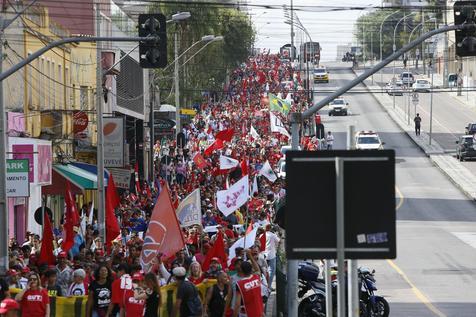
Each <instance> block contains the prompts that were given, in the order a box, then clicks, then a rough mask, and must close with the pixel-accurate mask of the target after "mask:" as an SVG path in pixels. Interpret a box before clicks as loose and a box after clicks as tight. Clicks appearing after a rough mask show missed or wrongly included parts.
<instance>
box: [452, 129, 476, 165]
mask: <svg viewBox="0 0 476 317" xmlns="http://www.w3.org/2000/svg"><path fill="white" fill-rule="evenodd" d="M456 144H457V146H456V158H457V159H459V160H460V161H465V160H466V159H470V158H476V142H475V140H474V137H473V136H472V135H462V136H460V138H459V140H458V141H456Z"/></svg>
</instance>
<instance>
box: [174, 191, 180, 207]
mask: <svg viewBox="0 0 476 317" xmlns="http://www.w3.org/2000/svg"><path fill="white" fill-rule="evenodd" d="M174 196H175V197H174V200H173V201H172V207H174V210H177V208H178V206H179V205H180V199H179V196H178V194H177V192H175V194H174Z"/></svg>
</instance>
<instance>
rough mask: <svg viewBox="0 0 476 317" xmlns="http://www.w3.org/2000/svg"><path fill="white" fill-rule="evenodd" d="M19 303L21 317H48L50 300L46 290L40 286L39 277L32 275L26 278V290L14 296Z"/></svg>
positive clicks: (35, 274)
mask: <svg viewBox="0 0 476 317" xmlns="http://www.w3.org/2000/svg"><path fill="white" fill-rule="evenodd" d="M15 299H16V300H17V301H18V302H20V306H21V316H22V317H48V316H50V299H49V297H48V291H47V290H46V288H43V287H41V285H40V276H39V275H38V274H37V273H32V274H30V276H29V277H28V284H27V286H26V289H24V290H22V291H21V292H20V293H18V294H17V296H15Z"/></svg>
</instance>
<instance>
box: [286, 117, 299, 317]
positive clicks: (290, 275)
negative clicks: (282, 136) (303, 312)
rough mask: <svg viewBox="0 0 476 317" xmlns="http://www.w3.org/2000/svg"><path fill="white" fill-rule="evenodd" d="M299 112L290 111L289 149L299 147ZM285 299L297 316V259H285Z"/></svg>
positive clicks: (290, 310)
mask: <svg viewBox="0 0 476 317" xmlns="http://www.w3.org/2000/svg"><path fill="white" fill-rule="evenodd" d="M301 118H302V117H301V113H297V112H293V113H291V120H290V122H291V149H292V150H293V151H297V150H298V149H299V125H300V124H301V122H302V119H301ZM286 276H287V289H288V291H287V295H286V296H287V301H288V316H289V317H291V316H298V298H297V293H298V261H297V260H289V259H288V261H287V272H286Z"/></svg>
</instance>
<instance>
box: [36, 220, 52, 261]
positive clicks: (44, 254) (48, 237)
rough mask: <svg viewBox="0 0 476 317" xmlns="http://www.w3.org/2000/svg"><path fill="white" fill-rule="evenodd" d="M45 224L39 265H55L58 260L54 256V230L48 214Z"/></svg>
mask: <svg viewBox="0 0 476 317" xmlns="http://www.w3.org/2000/svg"><path fill="white" fill-rule="evenodd" d="M43 224H44V225H43V239H42V240H41V249H40V258H39V260H38V261H39V262H38V263H41V264H43V263H46V264H48V265H55V264H56V258H55V255H54V254H53V229H52V227H51V221H50V217H49V216H48V213H47V212H45V217H44V218H43Z"/></svg>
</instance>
